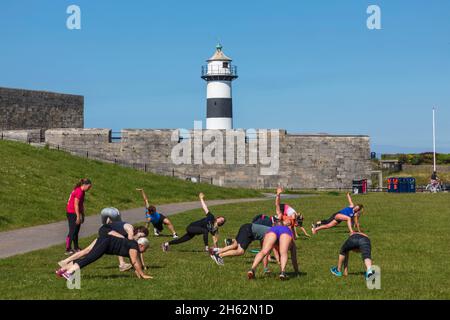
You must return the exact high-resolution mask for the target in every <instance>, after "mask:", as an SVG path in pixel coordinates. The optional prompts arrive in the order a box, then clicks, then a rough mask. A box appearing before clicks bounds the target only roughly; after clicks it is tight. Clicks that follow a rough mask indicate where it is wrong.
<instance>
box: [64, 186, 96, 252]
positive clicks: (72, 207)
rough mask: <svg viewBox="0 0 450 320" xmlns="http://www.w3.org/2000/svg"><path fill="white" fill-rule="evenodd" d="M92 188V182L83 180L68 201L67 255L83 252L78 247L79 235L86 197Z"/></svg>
mask: <svg viewBox="0 0 450 320" xmlns="http://www.w3.org/2000/svg"><path fill="white" fill-rule="evenodd" d="M91 187H92V182H91V180H89V179H81V180H80V181H79V182H78V183H77V184H76V185H75V187H74V188H73V190H72V192H71V193H70V197H69V200H68V201H67V206H66V215H67V221H68V223H69V233H68V234H67V237H66V255H71V254H74V253H75V252H78V251H80V250H81V249H80V247H79V246H78V233H79V232H80V227H81V224H82V223H83V222H84V195H85V193H86V192H87V191H88V190H89V189H91ZM72 243H73V246H74V247H73V249H72Z"/></svg>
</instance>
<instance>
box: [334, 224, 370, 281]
mask: <svg viewBox="0 0 450 320" xmlns="http://www.w3.org/2000/svg"><path fill="white" fill-rule="evenodd" d="M350 251H353V252H361V256H362V259H363V261H364V264H365V266H366V273H365V278H366V280H371V279H373V276H374V275H375V271H374V270H373V269H372V246H371V243H370V239H369V236H368V235H366V234H364V233H361V232H355V233H353V234H352V235H351V236H350V237H349V238H348V239H347V240H346V241H345V242H344V244H343V245H342V248H341V252H340V254H339V260H338V265H337V266H336V267H332V268H331V269H330V271H331V273H332V274H334V275H335V276H337V277H342V276H343V275H344V276H347V275H348V260H349V255H350ZM342 268H343V269H344V271H343V272H342Z"/></svg>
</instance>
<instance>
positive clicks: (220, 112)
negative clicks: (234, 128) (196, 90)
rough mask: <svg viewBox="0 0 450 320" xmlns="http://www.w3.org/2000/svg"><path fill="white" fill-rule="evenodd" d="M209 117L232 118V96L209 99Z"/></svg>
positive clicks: (207, 113)
mask: <svg viewBox="0 0 450 320" xmlns="http://www.w3.org/2000/svg"><path fill="white" fill-rule="evenodd" d="M207 101H208V102H207V111H206V117H207V118H232V117H233V102H232V99H230V98H210V99H207Z"/></svg>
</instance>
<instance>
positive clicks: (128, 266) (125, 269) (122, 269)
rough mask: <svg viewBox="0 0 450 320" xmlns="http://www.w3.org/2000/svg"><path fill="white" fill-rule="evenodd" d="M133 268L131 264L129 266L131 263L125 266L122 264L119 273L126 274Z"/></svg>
mask: <svg viewBox="0 0 450 320" xmlns="http://www.w3.org/2000/svg"><path fill="white" fill-rule="evenodd" d="M131 268H133V266H132V265H131V264H129V263H124V264H122V265H120V266H119V271H120V272H125V271H128V270H130V269H131Z"/></svg>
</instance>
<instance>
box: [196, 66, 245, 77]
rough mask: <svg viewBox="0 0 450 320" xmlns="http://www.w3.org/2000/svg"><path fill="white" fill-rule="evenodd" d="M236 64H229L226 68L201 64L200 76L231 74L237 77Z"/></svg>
mask: <svg viewBox="0 0 450 320" xmlns="http://www.w3.org/2000/svg"><path fill="white" fill-rule="evenodd" d="M237 75H238V74H237V66H229V67H228V68H223V67H222V66H211V65H204V66H202V77H205V76H233V77H237Z"/></svg>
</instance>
